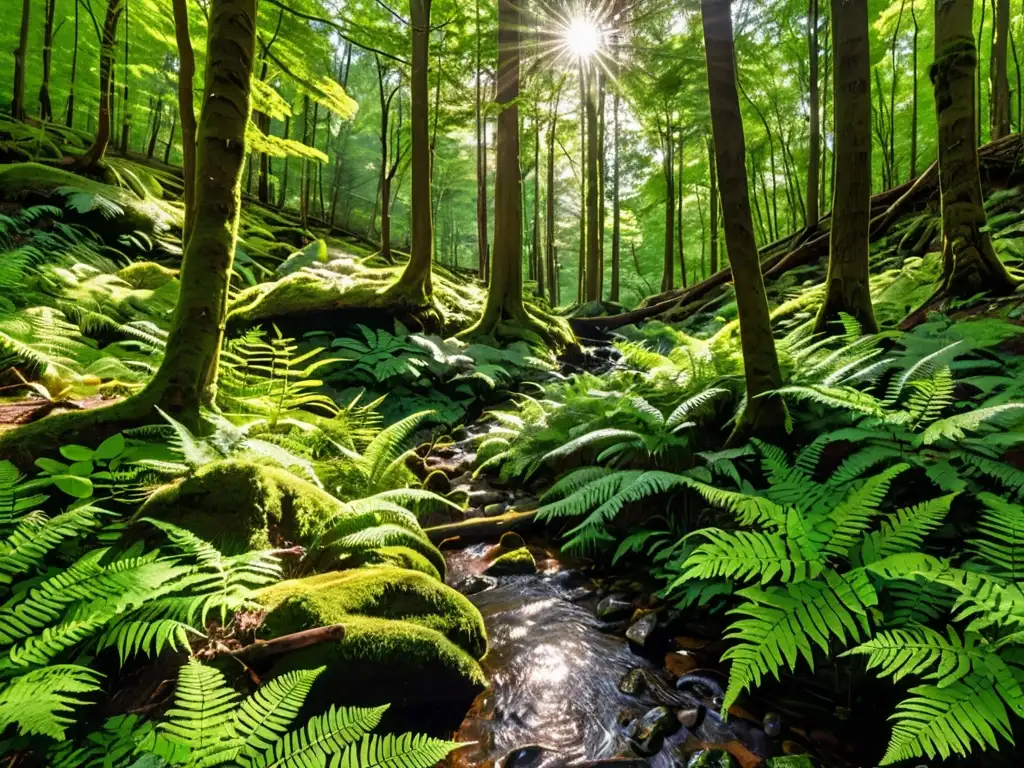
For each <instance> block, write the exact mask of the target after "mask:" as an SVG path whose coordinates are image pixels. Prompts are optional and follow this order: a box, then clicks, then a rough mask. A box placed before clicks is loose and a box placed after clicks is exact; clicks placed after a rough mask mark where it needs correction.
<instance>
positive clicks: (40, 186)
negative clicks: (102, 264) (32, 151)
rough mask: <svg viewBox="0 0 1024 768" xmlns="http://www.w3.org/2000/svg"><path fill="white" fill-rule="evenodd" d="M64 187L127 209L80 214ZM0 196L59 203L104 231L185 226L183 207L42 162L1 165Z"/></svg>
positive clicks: (153, 230) (150, 231)
mask: <svg viewBox="0 0 1024 768" xmlns="http://www.w3.org/2000/svg"><path fill="white" fill-rule="evenodd" d="M60 187H73V188H75V189H78V190H82V191H84V192H87V193H89V194H90V195H94V196H100V197H103V198H106V199H107V200H110V201H112V202H114V203H116V204H117V205H118V206H120V207H121V209H122V211H123V213H122V214H121V215H119V216H115V217H113V218H110V219H107V218H105V217H104V216H103V215H102V214H101V213H100V212H99V211H88V212H86V213H82V214H79V213H78V212H76V211H75V210H74V209H72V208H70V207H69V206H67V205H64V195H63V194H61V193H59V192H58V191H57V190H58V189H59V188H60ZM0 197H2V199H4V200H16V201H26V202H37V201H43V202H48V203H50V204H54V203H58V204H60V205H62V207H64V209H65V212H66V215H68V216H71V215H75V216H80V217H81V218H83V219H85V220H87V223H89V224H90V226H91V228H92V229H94V230H95V231H97V232H98V233H100V234H104V233H110V234H113V235H121V234H128V233H131V232H134V231H135V230H140V231H143V232H146V233H147V234H154V233H159V232H164V231H166V230H168V229H171V228H172V227H178V228H180V227H181V216H182V212H181V208H180V207H179V206H173V205H170V204H168V203H165V202H162V201H159V200H153V199H149V200H142V199H140V198H139V197H138V196H136V195H134V194H132V193H131V192H129V191H128V190H126V189H122V188H121V187H117V186H112V185H109V184H103V183H101V182H98V181H95V180H93V179H89V178H87V177H85V176H79V175H76V174H74V173H71V172H70V171H66V170H64V169H62V168H54V167H52V166H48V165H40V164H38V163H15V164H12V165H6V166H3V167H0Z"/></svg>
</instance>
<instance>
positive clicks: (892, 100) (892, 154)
mask: <svg viewBox="0 0 1024 768" xmlns="http://www.w3.org/2000/svg"><path fill="white" fill-rule="evenodd" d="M906 5H907V0H901V1H900V13H899V16H897V17H896V29H895V31H894V32H893V33H892V63H891V67H892V82H891V83H890V87H889V186H893V187H894V186H896V184H897V183H898V182H897V181H896V85H897V83H898V82H899V60H898V58H897V56H896V47H897V43H898V42H899V36H900V28H901V27H902V26H903V10H904V9H905V8H906ZM869 103H870V97H869Z"/></svg>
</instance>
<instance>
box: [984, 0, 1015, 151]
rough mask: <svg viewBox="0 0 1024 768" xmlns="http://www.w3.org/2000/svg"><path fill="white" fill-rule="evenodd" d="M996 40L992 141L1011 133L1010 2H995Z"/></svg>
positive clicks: (991, 76) (991, 75)
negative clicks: (1008, 66) (1008, 61)
mask: <svg viewBox="0 0 1024 768" xmlns="http://www.w3.org/2000/svg"><path fill="white" fill-rule="evenodd" d="M995 4H996V18H995V38H994V40H993V42H992V60H991V65H990V67H989V79H990V80H991V82H992V84H991V90H990V98H991V99H992V109H991V113H990V119H991V126H992V139H993V141H994V140H995V139H1001V138H1002V137H1003V136H1006V135H1008V134H1009V133H1010V81H1009V78H1008V77H1007V75H1006V42H1007V40H1008V39H1009V37H1010V0H995Z"/></svg>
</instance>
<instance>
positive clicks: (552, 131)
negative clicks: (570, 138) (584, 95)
mask: <svg viewBox="0 0 1024 768" xmlns="http://www.w3.org/2000/svg"><path fill="white" fill-rule="evenodd" d="M563 84H564V79H563V80H561V81H559V83H558V90H557V92H556V93H555V101H554V104H552V106H551V120H550V123H549V127H548V178H547V184H546V189H545V192H546V197H547V201H546V206H545V211H544V226H545V229H546V230H547V237H546V244H545V246H546V253H545V260H546V261H547V271H548V303H550V304H551V306H553V307H554V306H556V305H557V304H558V289H559V285H558V269H557V265H556V263H555V137H556V136H557V134H558V103H559V101H560V100H561V96H562V86H563Z"/></svg>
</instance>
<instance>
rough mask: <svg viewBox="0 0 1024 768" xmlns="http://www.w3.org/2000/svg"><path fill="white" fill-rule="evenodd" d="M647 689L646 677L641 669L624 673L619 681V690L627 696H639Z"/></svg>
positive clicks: (637, 668)
mask: <svg viewBox="0 0 1024 768" xmlns="http://www.w3.org/2000/svg"><path fill="white" fill-rule="evenodd" d="M646 689H647V677H646V676H645V675H644V670H643V668H641V667H635V668H634V669H631V670H629V671H627V672H626V674H624V675H623V676H622V679H621V680H619V690H620V691H622V692H623V693H625V694H627V695H628V696H639V695H640V694H642V693H643V692H644V691H645V690H646Z"/></svg>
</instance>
